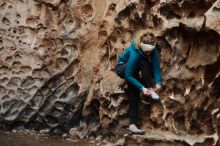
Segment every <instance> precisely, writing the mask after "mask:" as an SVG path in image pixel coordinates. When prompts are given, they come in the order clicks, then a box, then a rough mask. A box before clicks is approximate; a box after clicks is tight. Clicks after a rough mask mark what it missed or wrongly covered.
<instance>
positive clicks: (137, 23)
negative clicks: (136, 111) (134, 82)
mask: <svg viewBox="0 0 220 146" xmlns="http://www.w3.org/2000/svg"><path fill="white" fill-rule="evenodd" d="M137 28H138V29H141V30H142V31H143V32H144V33H146V34H148V33H153V34H154V35H155V36H156V37H157V44H158V48H159V50H160V54H161V70H162V74H163V79H164V82H163V84H164V89H163V91H162V92H161V94H160V96H161V98H162V99H161V102H160V103H159V102H155V101H152V100H151V99H149V98H146V97H142V101H141V103H140V104H141V111H140V121H141V123H142V126H143V128H144V129H146V130H147V129H148V133H147V134H146V135H145V136H142V137H129V136H126V135H124V134H125V133H127V129H126V128H127V125H128V118H127V110H128V99H127V97H126V96H125V92H126V85H125V82H124V81H123V80H122V79H120V78H119V77H117V75H116V74H115V73H114V67H115V64H116V60H117V58H118V57H119V55H120V53H121V52H123V50H124V49H125V48H126V47H127V46H128V45H129V43H130V39H131V38H132V35H133V32H134V30H135V29H137ZM219 42H220V1H219V0H181V1H180V0H172V1H171V0H160V1H159V0H152V1H148V0H64V1H62V0H1V1H0V128H1V129H5V130H8V129H13V128H17V127H25V128H31V129H34V130H45V129H46V131H47V132H51V133H60V132H61V133H62V132H63V131H68V130H69V129H70V128H72V129H71V130H70V133H71V135H72V137H75V138H77V137H79V138H90V139H96V140H99V139H103V140H105V141H110V142H112V143H115V144H128V145H129V144H132V143H133V142H135V143H145V144H146V145H147V144H148V145H151V146H153V145H155V146H156V145H164V146H167V145H169V146H171V145H175V146H177V145H178V146H188V145H193V146H198V145H199V146H203V145H204V146H207V145H210V146H211V145H216V146H218V145H220V141H219V135H220V129H219V122H220V112H219V108H220V107H219V105H220V100H219V96H220V43H219ZM124 89H125V90H124Z"/></svg>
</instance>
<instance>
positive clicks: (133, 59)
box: [125, 52, 144, 90]
mask: <svg viewBox="0 0 220 146" xmlns="http://www.w3.org/2000/svg"><path fill="white" fill-rule="evenodd" d="M130 53H132V52H130ZM137 63H138V56H137V55H135V54H129V59H128V62H127V64H126V67H125V80H126V81H127V82H128V83H130V84H131V85H133V86H134V87H136V88H138V89H139V90H141V89H142V88H144V86H143V85H142V84H141V83H140V82H139V81H138V80H137V79H135V78H134V77H133V76H134V74H135V69H136V66H137Z"/></svg>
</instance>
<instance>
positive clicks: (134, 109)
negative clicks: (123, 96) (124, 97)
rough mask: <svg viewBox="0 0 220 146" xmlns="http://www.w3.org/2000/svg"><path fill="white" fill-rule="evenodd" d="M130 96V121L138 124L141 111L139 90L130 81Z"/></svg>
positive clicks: (128, 92)
mask: <svg viewBox="0 0 220 146" xmlns="http://www.w3.org/2000/svg"><path fill="white" fill-rule="evenodd" d="M127 94H128V98H129V123H130V124H137V121H138V111H139V100H140V97H139V91H138V89H136V88H135V87H133V86H132V85H131V84H129V83H128V91H127Z"/></svg>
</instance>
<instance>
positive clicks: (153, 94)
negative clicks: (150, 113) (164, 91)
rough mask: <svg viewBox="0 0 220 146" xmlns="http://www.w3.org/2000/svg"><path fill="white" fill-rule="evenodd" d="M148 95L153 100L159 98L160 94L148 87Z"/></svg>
mask: <svg viewBox="0 0 220 146" xmlns="http://www.w3.org/2000/svg"><path fill="white" fill-rule="evenodd" d="M149 91H150V95H151V97H152V98H153V99H154V100H160V96H159V95H158V94H157V93H156V92H155V91H154V89H152V88H151V89H150V90H149Z"/></svg>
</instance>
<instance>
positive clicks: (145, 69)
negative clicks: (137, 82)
mask: <svg viewBox="0 0 220 146" xmlns="http://www.w3.org/2000/svg"><path fill="white" fill-rule="evenodd" d="M140 65H141V75H142V77H141V82H142V84H143V85H144V86H145V87H146V88H150V87H152V69H151V64H150V62H149V60H145V59H141V61H140Z"/></svg>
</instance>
